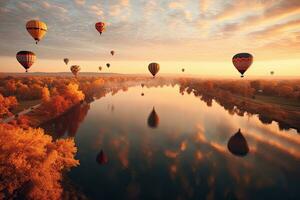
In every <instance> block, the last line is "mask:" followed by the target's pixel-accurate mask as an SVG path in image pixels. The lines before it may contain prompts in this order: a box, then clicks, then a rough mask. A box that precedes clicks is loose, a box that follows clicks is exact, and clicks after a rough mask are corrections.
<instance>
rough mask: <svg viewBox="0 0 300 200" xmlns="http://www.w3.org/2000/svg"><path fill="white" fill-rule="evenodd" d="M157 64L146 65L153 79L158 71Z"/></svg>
mask: <svg viewBox="0 0 300 200" xmlns="http://www.w3.org/2000/svg"><path fill="white" fill-rule="evenodd" d="M159 68H160V67H159V64H158V63H150V64H149V65H148V69H149V71H150V73H151V74H152V76H153V78H154V77H155V75H156V74H157V73H158V71H159Z"/></svg>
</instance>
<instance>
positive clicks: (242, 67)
mask: <svg viewBox="0 0 300 200" xmlns="http://www.w3.org/2000/svg"><path fill="white" fill-rule="evenodd" d="M252 62H253V56H252V55H251V54H249V53H238V54H236V55H235V56H233V58H232V63H233V65H234V66H235V68H236V69H237V70H238V71H239V72H240V73H241V77H244V73H245V72H246V71H247V69H248V68H249V67H250V66H251V64H252Z"/></svg>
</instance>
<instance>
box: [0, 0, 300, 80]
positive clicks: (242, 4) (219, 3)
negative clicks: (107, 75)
mask: <svg viewBox="0 0 300 200" xmlns="http://www.w3.org/2000/svg"><path fill="white" fill-rule="evenodd" d="M32 19H38V20H41V21H43V22H45V23H46V24H47V27H48V32H47V34H46V36H45V37H44V38H43V40H42V41H41V42H40V43H39V44H38V45H36V44H35V42H34V40H33V39H32V38H31V36H30V35H29V34H28V32H27V30H26V28H25V25H26V22H27V21H28V20H32ZM98 21H103V22H105V23H106V24H107V30H106V32H104V33H103V34H102V35H101V36H100V35H99V33H98V32H97V31H96V29H95V23H96V22H98ZM21 50H28V51H33V52H34V53H35V54H36V55H37V61H36V63H35V64H34V65H33V66H32V67H31V69H30V71H31V72H62V71H69V67H67V66H66V65H64V63H63V58H65V57H68V58H70V60H71V61H70V65H73V64H78V65H80V66H81V69H82V71H84V72H96V71H97V70H98V66H100V65H101V66H103V68H104V72H115V73H147V72H148V69H147V66H148V64H149V63H150V62H158V63H160V66H161V70H160V72H161V73H182V72H181V68H185V70H186V72H185V73H186V74H196V75H220V76H225V75H227V76H236V75H238V72H237V71H236V69H235V68H234V67H233V65H232V61H231V59H232V56H233V55H234V54H236V53H240V52H249V53H251V54H252V55H253V56H254V63H253V65H252V66H251V68H250V69H249V70H248V71H247V72H246V75H249V76H265V75H269V74H270V71H274V72H275V75H278V76H300V70H299V67H300V0H251V1H249V0H98V1H96V0H48V1H46V0H1V1H0V59H1V65H0V72H23V71H24V69H23V68H22V67H21V66H20V64H19V63H18V62H17V60H16V58H15V55H16V53H17V52H18V51H21ZM111 50H115V52H116V54H115V56H111V55H110V51H111ZM108 62H109V63H111V67H110V68H109V70H108V69H107V68H106V67H105V64H106V63H108Z"/></svg>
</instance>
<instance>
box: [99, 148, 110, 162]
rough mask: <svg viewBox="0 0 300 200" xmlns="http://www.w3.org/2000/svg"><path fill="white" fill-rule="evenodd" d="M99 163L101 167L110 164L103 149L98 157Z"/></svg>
mask: <svg viewBox="0 0 300 200" xmlns="http://www.w3.org/2000/svg"><path fill="white" fill-rule="evenodd" d="M96 160H97V162H98V163H99V164H100V165H104V164H107V163H108V158H107V156H106V155H105V154H104V152H103V150H102V149H101V151H100V153H99V154H98V155H97V158H96Z"/></svg>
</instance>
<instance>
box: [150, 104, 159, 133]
mask: <svg viewBox="0 0 300 200" xmlns="http://www.w3.org/2000/svg"><path fill="white" fill-rule="evenodd" d="M158 124H159V117H158V115H157V114H156V111H155V108H154V107H153V109H152V111H151V113H150V115H149V117H148V126H149V127H150V128H156V127H157V126H158Z"/></svg>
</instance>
